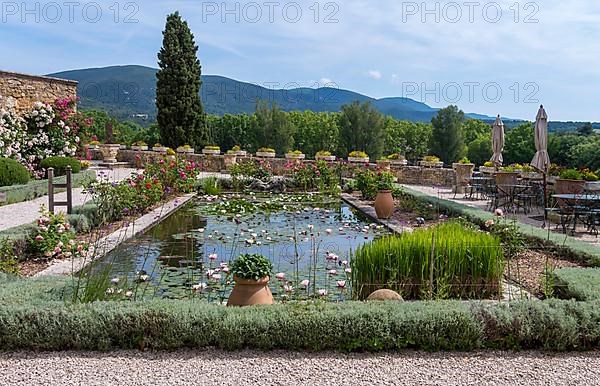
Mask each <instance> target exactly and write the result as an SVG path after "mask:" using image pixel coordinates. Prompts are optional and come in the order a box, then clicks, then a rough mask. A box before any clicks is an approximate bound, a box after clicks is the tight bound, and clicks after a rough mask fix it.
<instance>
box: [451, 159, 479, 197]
mask: <svg viewBox="0 0 600 386" xmlns="http://www.w3.org/2000/svg"><path fill="white" fill-rule="evenodd" d="M452 169H454V172H455V173H456V183H455V185H454V193H465V188H466V186H468V185H469V180H470V178H471V176H472V175H473V170H475V164H473V163H471V161H470V160H469V159H468V158H467V157H464V158H463V159H461V160H460V161H458V162H455V163H453V164H452Z"/></svg>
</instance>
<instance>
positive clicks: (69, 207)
mask: <svg viewBox="0 0 600 386" xmlns="http://www.w3.org/2000/svg"><path fill="white" fill-rule="evenodd" d="M66 172H67V175H66V179H67V181H66V184H55V183H54V168H48V210H49V211H50V212H52V213H54V208H55V207H57V206H66V207H67V214H72V213H73V189H72V188H73V186H72V183H71V166H67V170H66ZM55 188H56V189H67V201H54V189H55Z"/></svg>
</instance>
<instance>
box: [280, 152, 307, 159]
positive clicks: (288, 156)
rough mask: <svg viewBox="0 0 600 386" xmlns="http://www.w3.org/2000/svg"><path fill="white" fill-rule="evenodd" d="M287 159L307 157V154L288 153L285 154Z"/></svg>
mask: <svg viewBox="0 0 600 386" xmlns="http://www.w3.org/2000/svg"><path fill="white" fill-rule="evenodd" d="M285 158H286V159H295V160H301V159H305V158H306V155H305V154H296V153H287V154H286V155H285Z"/></svg>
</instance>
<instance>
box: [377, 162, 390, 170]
mask: <svg viewBox="0 0 600 386" xmlns="http://www.w3.org/2000/svg"><path fill="white" fill-rule="evenodd" d="M391 166H392V163H391V162H390V161H388V160H379V161H377V167H378V168H380V169H383V170H385V171H388V172H389V171H390V170H391V169H392V167H391Z"/></svg>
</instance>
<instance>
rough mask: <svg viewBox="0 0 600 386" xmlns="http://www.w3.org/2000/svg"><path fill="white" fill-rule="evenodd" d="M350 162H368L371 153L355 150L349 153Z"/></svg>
mask: <svg viewBox="0 0 600 386" xmlns="http://www.w3.org/2000/svg"><path fill="white" fill-rule="evenodd" d="M348 162H354V163H363V164H368V163H369V155H368V154H367V153H365V152H364V151H359V150H355V151H353V152H351V153H350V154H348Z"/></svg>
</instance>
